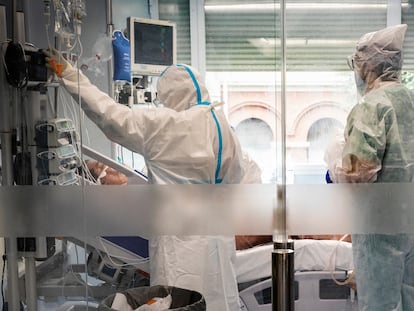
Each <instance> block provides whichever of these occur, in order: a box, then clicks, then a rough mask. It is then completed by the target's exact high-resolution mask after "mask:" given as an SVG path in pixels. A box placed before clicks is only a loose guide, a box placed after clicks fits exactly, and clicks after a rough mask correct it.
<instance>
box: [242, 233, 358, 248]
mask: <svg viewBox="0 0 414 311" xmlns="http://www.w3.org/2000/svg"><path fill="white" fill-rule="evenodd" d="M289 238H291V239H293V240H303V239H311V240H337V241H339V240H341V241H345V242H351V236H350V235H347V236H345V235H335V234H324V235H291V236H290V237H289ZM272 242H273V241H272V236H271V235H236V249H237V250H243V249H248V248H251V247H254V246H258V245H263V244H268V243H272Z"/></svg>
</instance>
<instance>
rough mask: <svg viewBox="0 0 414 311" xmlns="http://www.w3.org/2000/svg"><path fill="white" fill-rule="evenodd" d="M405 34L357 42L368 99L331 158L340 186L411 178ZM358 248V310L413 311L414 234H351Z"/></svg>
mask: <svg viewBox="0 0 414 311" xmlns="http://www.w3.org/2000/svg"><path fill="white" fill-rule="evenodd" d="M406 29H407V25H397V26H392V27H388V28H385V29H382V30H379V31H376V32H372V33H368V34H365V35H363V36H362V37H361V38H360V40H359V41H358V44H357V47H356V51H355V54H354V55H353V57H352V63H353V68H354V71H355V80H356V83H357V88H358V90H359V91H360V95H361V96H362V97H361V99H360V102H359V103H358V104H357V105H356V106H355V107H354V108H353V109H352V111H351V112H350V114H349V116H348V120H347V124H346V127H345V133H344V134H345V135H344V142H343V144H342V148H343V149H342V152H341V153H339V154H341V157H340V158H339V159H337V158H335V156H333V155H334V154H338V152H337V150H328V152H327V157H326V159H327V163H328V167H329V174H330V176H331V178H332V180H333V181H334V182H340V183H342V182H351V183H364V182H381V183H387V182H411V181H412V180H413V165H414V127H413V121H414V93H413V92H412V91H410V90H409V89H407V88H406V87H405V86H403V85H402V84H401V69H402V62H403V58H402V46H403V41H404V36H405V32H406ZM336 147H338V145H337V146H336ZM361 208H363V206H362V207H361ZM384 208H388V207H384ZM389 208H392V206H390V207H389ZM379 230H380V228H379ZM352 247H353V253H354V264H355V271H356V281H357V294H358V305H359V309H360V310H375V311H382V310H383V311H390V310H413V308H414V237H413V235H412V234H397V235H391V234H353V235H352Z"/></svg>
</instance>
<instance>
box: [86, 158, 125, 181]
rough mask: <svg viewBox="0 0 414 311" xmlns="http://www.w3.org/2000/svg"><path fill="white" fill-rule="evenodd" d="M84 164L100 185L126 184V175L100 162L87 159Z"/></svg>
mask: <svg viewBox="0 0 414 311" xmlns="http://www.w3.org/2000/svg"><path fill="white" fill-rule="evenodd" d="M86 165H87V167H88V169H89V171H90V173H91V174H92V176H93V178H94V179H95V180H96V181H97V183H98V184H100V185H126V184H127V183H128V177H127V176H126V175H124V174H122V173H121V172H118V171H117V170H115V169H113V168H112V167H109V166H107V165H105V164H103V163H101V162H98V161H92V160H89V161H87V162H86Z"/></svg>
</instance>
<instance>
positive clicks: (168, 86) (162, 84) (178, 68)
mask: <svg viewBox="0 0 414 311" xmlns="http://www.w3.org/2000/svg"><path fill="white" fill-rule="evenodd" d="M157 97H158V99H159V101H160V103H161V104H163V105H164V107H168V108H171V109H174V110H175V111H183V110H186V109H188V108H190V107H191V106H193V105H197V104H202V103H209V102H210V95H209V93H208V91H207V88H206V86H205V84H204V81H203V80H202V79H201V76H200V74H199V73H198V71H197V70H195V69H194V68H191V67H190V66H187V65H173V66H170V67H168V68H167V69H165V70H164V72H163V73H162V74H161V76H160V78H159V79H158V83H157Z"/></svg>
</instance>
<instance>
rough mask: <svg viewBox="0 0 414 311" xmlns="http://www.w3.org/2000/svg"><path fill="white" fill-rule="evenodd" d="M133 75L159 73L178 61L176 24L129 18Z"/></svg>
mask: <svg viewBox="0 0 414 311" xmlns="http://www.w3.org/2000/svg"><path fill="white" fill-rule="evenodd" d="M128 24H129V37H130V45H131V72H132V75H133V76H134V75H159V74H160V73H161V72H162V71H163V70H164V69H165V67H167V66H170V65H172V64H175V63H176V28H175V27H176V26H175V24H174V23H171V22H168V21H161V20H152V19H142V18H136V17H130V18H129V23H128Z"/></svg>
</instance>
